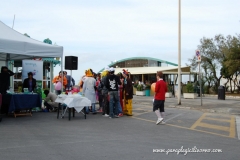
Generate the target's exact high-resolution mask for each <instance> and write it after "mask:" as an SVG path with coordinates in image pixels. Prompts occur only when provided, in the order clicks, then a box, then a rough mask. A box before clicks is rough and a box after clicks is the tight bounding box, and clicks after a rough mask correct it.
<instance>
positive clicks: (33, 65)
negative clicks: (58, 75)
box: [22, 60, 43, 81]
mask: <svg viewBox="0 0 240 160" xmlns="http://www.w3.org/2000/svg"><path fill="white" fill-rule="evenodd" d="M29 72H32V73H33V78H35V79H36V80H37V81H42V80H43V61H35V60H22V80H24V79H25V78H28V73H29Z"/></svg>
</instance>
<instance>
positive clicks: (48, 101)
mask: <svg viewBox="0 0 240 160" xmlns="http://www.w3.org/2000/svg"><path fill="white" fill-rule="evenodd" d="M44 94H45V95H46V98H45V99H44V106H46V107H47V110H48V111H55V108H58V104H59V103H57V102H55V100H56V99H57V95H56V94H54V93H52V92H49V90H44Z"/></svg>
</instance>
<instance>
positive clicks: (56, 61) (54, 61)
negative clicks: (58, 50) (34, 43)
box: [42, 58, 61, 67]
mask: <svg viewBox="0 0 240 160" xmlns="http://www.w3.org/2000/svg"><path fill="white" fill-rule="evenodd" d="M42 60H43V61H44V62H51V63H53V64H54V67H55V66H56V65H57V64H59V65H60V64H61V61H58V60H55V59H54V58H42Z"/></svg>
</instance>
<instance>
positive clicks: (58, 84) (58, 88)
mask: <svg viewBox="0 0 240 160" xmlns="http://www.w3.org/2000/svg"><path fill="white" fill-rule="evenodd" d="M61 89H62V83H61V82H57V84H56V85H55V90H57V91H59V90H61Z"/></svg>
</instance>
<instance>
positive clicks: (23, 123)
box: [0, 97, 240, 160]
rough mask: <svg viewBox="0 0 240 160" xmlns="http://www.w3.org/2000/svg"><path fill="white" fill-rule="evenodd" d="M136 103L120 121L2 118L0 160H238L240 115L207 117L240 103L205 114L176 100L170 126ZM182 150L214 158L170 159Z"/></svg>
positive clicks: (144, 100)
mask: <svg viewBox="0 0 240 160" xmlns="http://www.w3.org/2000/svg"><path fill="white" fill-rule="evenodd" d="M133 102H134V105H133V113H134V116H133V117H126V116H124V117H121V118H116V119H109V118H105V117H102V116H101V115H100V114H97V115H92V114H90V115H88V116H87V119H86V120H85V119H84V118H83V115H81V114H76V117H75V118H73V119H72V120H71V121H68V119H67V117H66V118H65V119H57V118H56V113H44V112H37V113H34V114H33V117H28V116H25V117H17V118H13V117H3V118H4V119H3V121H2V122H1V123H0V160H8V159H10V160H15V159H16V160H28V159H29V160H32V159H34V160H42V159H44V160H45V159H51V160H55V159H56V160H62V159H73V160H75V159H76V160H77V159H84V160H85V159H86V160H88V159H89V160H95V159H103V160H105V159H106V160H108V159H116V160H122V159H124V160H128V159H129V160H132V159H137V160H139V159H146V160H150V159H154V160H155V159H180V160H181V159H233V160H234V159H239V157H240V153H239V146H240V141H239V140H238V135H237V133H238V132H237V127H236V125H237V123H236V121H235V120H236V115H237V114H238V113H237V112H224V113H219V112H217V113H210V112H206V110H205V112H203V109H212V108H214V107H213V106H215V109H216V108H224V106H225V105H223V103H225V104H229V105H228V106H226V107H228V108H230V107H231V108H233V107H235V108H234V109H236V110H238V108H237V102H238V99H232V100H225V101H218V100H214V99H213V97H212V98H211V97H206V100H204V101H203V104H207V102H208V105H205V106H203V107H202V108H201V107H200V106H199V105H198V103H197V102H200V101H199V99H195V100H182V106H181V107H182V108H180V107H179V106H177V105H176V103H177V99H174V98H171V99H167V100H166V117H165V119H166V121H167V124H166V125H156V124H155V122H156V115H155V114H154V113H153V112H152V97H134V101H133ZM210 102H213V103H214V104H212V105H210V104H211V103H210ZM217 102H220V103H218V105H217ZM187 104H188V105H187ZM191 104H192V105H191ZM232 104H235V105H233V107H232V106H231V105H232ZM221 105H222V106H221ZM173 106H175V108H173ZM207 106H208V108H207ZM218 106H219V107H218ZM187 107H190V108H187ZM204 107H205V108H204ZM210 107H211V108H210ZM194 108H196V109H194ZM207 111H210V110H207ZM181 147H182V148H183V149H188V148H189V149H192V148H194V147H196V148H198V149H210V153H190V152H188V154H187V155H184V154H185V153H186V152H182V153H179V154H177V153H170V152H169V154H168V155H167V153H166V152H167V151H170V150H168V149H180V148H181ZM157 149H159V150H157ZM160 149H162V150H160ZM164 149H165V151H164ZM213 149H220V150H218V151H220V152H221V153H216V152H215V151H216V150H214V151H213ZM153 151H156V152H158V153H153ZM160 151H161V152H160Z"/></svg>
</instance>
